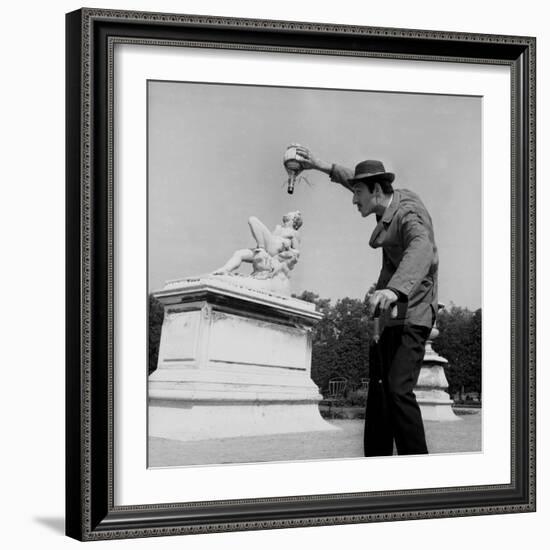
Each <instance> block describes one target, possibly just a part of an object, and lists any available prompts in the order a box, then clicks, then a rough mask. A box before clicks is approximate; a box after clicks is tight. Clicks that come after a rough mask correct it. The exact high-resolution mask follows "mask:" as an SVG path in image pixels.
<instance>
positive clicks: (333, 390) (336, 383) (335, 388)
mask: <svg viewBox="0 0 550 550" xmlns="http://www.w3.org/2000/svg"><path fill="white" fill-rule="evenodd" d="M347 385H348V380H347V378H342V377H340V378H331V379H330V380H329V381H328V398H329V399H336V398H337V397H343V396H344V392H345V391H346V387H347Z"/></svg>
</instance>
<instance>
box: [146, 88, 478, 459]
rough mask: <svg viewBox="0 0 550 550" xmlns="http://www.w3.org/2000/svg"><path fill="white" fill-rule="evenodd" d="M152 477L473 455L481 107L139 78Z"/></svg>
mask: <svg viewBox="0 0 550 550" xmlns="http://www.w3.org/2000/svg"><path fill="white" fill-rule="evenodd" d="M147 155H148V157H147V281H148V283H147V286H148V297H147V300H148V348H147V354H148V361H147V363H148V373H147V375H148V386H147V387H148V434H147V435H148V449H147V453H148V467H149V468H166V467H178V466H193V465H208V464H211V465H216V464H230V463H254V462H276V461H301V460H328V459H354V458H363V457H391V456H392V455H426V454H428V455H431V454H434V455H435V454H438V455H440V454H444V453H455V454H456V453H479V452H482V451H483V430H482V425H483V421H482V420H483V387H482V373H483V364H482V298H483V297H482V252H483V251H482V201H483V193H482V163H483V158H482V156H483V155H482V98H481V97H479V96H476V95H451V94H435V93H434V94H428V93H422V94H421V93H397V92H391V91H385V90H384V83H383V82H378V83H377V86H376V87H374V88H373V89H368V90H367V89H327V88H313V87H312V88H308V87H289V86H287V87H285V86H259V85H242V84H238V83H216V82H185V81H164V80H149V81H148V82H147Z"/></svg>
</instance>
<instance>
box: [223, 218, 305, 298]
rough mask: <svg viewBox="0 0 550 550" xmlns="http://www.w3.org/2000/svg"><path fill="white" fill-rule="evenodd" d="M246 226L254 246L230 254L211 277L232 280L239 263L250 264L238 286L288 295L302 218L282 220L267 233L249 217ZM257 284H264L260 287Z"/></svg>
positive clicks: (264, 227)
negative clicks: (248, 273)
mask: <svg viewBox="0 0 550 550" xmlns="http://www.w3.org/2000/svg"><path fill="white" fill-rule="evenodd" d="M248 225H249V227H250V231H251V232H252V236H253V237H254V239H255V241H256V244H257V246H256V247H255V248H244V249H241V250H237V251H236V252H234V253H233V255H232V256H231V258H229V260H227V262H226V263H225V264H224V265H223V266H222V267H220V268H219V269H217V270H216V271H214V273H213V274H214V275H220V276H224V275H225V276H234V275H236V274H235V271H236V270H237V269H238V268H239V267H240V266H241V265H242V263H243V262H246V263H250V264H252V273H251V274H250V275H248V276H244V277H243V276H241V278H240V279H239V281H238V282H239V284H241V285H244V286H249V287H251V288H255V289H261V290H267V291H273V292H279V293H283V294H289V293H290V291H289V283H288V280H289V277H290V271H291V270H292V269H293V268H294V266H295V265H296V264H297V263H298V257H299V256H300V251H299V249H298V247H299V245H300V234H299V232H298V230H299V229H300V227H301V226H302V215H301V213H300V212H299V211H296V212H289V213H288V214H285V215H284V216H283V223H282V224H281V225H277V226H276V227H275V229H274V230H273V232H271V231H270V230H269V229H268V228H267V227H266V226H265V225H264V224H263V223H262V222H261V221H260V220H259V219H258V218H256V217H255V216H252V217H251V218H249V220H248ZM260 281H265V282H264V283H260Z"/></svg>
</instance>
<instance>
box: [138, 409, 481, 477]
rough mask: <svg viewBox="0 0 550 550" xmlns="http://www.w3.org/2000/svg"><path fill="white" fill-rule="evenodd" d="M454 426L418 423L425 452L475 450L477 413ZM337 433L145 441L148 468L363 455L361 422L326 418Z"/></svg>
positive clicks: (478, 437) (478, 434)
mask: <svg viewBox="0 0 550 550" xmlns="http://www.w3.org/2000/svg"><path fill="white" fill-rule="evenodd" d="M460 419H461V420H460V421H458V422H424V427H425V430H426V439H427V442H428V449H429V450H430V453H432V454H434V453H456V452H476V451H481V412H478V413H476V414H468V415H464V416H460ZM329 422H330V423H331V424H333V425H334V426H336V427H338V428H339V430H334V431H329V432H305V433H298V434H288V435H266V436H256V437H230V438H223V439H213V440H207V441H193V442H183V441H175V440H171V439H162V438H158V437H150V438H149V466H150V467H166V466H186V465H192V464H227V463H245V462H268V461H288V460H315V459H326V458H352V457H361V456H363V426H364V421H363V420H330V421H329Z"/></svg>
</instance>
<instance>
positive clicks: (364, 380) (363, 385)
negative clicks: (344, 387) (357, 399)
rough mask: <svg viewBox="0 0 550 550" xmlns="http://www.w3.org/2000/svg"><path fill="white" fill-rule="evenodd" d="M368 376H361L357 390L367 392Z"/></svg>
mask: <svg viewBox="0 0 550 550" xmlns="http://www.w3.org/2000/svg"><path fill="white" fill-rule="evenodd" d="M369 381H370V379H369V378H361V387H360V388H359V391H360V392H361V393H368V392H369Z"/></svg>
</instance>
